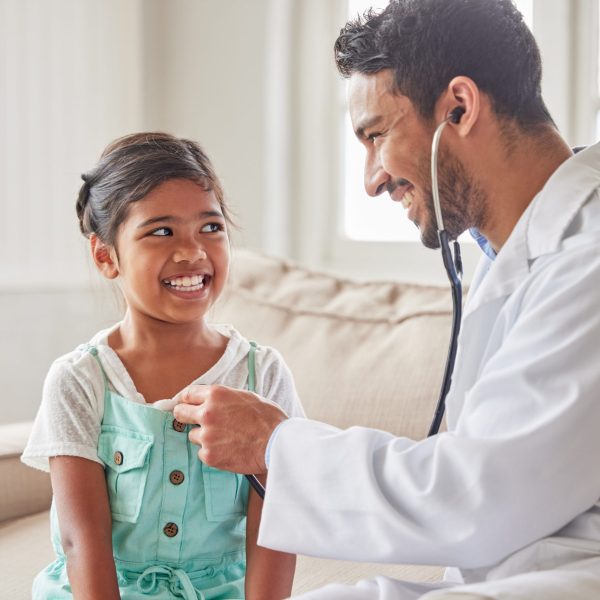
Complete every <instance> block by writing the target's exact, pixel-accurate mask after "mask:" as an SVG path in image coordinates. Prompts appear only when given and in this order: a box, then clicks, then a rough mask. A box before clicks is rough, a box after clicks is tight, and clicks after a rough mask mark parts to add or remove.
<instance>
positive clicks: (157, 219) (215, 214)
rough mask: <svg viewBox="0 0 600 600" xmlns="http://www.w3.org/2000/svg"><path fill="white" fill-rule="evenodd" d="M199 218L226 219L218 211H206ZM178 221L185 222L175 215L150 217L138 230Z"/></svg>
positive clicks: (199, 214)
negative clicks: (156, 224) (155, 224)
mask: <svg viewBox="0 0 600 600" xmlns="http://www.w3.org/2000/svg"><path fill="white" fill-rule="evenodd" d="M198 218H199V219H208V218H218V219H224V218H225V217H224V216H223V214H222V213H220V212H219V211H217V210H205V211H203V212H201V213H198ZM177 221H184V219H181V218H180V217H174V216H173V215H159V216H157V217H150V218H149V219H146V220H145V221H143V222H142V223H140V224H139V225H138V226H137V229H143V228H144V227H148V225H153V224H154V223H173V222H177Z"/></svg>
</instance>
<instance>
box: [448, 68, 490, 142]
mask: <svg viewBox="0 0 600 600" xmlns="http://www.w3.org/2000/svg"><path fill="white" fill-rule="evenodd" d="M438 108H439V110H440V111H441V112H442V113H443V116H442V118H443V119H448V118H449V119H450V123H452V124H453V125H455V126H456V127H455V131H456V132H457V133H458V135H459V136H461V137H465V136H467V135H468V134H469V133H470V132H471V130H472V129H473V126H474V125H475V123H476V122H477V119H478V118H479V112H480V108H481V92H480V90H479V87H477V84H476V83H475V82H474V81H473V80H472V79H470V78H469V77H464V76H460V77H455V78H454V79H452V81H451V82H450V83H449V84H448V87H447V88H446V90H445V92H443V93H442V95H441V97H440V99H439V101H438Z"/></svg>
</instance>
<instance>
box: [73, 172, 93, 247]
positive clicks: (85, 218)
mask: <svg viewBox="0 0 600 600" xmlns="http://www.w3.org/2000/svg"><path fill="white" fill-rule="evenodd" d="M81 179H83V185H82V186H81V187H80V188H79V194H78V195H77V202H76V204H75V210H76V211H77V218H78V219H79V229H80V230H81V233H83V235H85V236H86V237H87V236H89V235H90V234H91V233H94V229H93V227H92V223H91V215H90V210H89V204H90V191H91V190H90V183H89V181H90V179H91V178H90V177H89V175H88V174H87V173H83V174H82V175H81Z"/></svg>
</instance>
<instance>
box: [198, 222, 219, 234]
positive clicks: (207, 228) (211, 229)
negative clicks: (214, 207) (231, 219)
mask: <svg viewBox="0 0 600 600" xmlns="http://www.w3.org/2000/svg"><path fill="white" fill-rule="evenodd" d="M223 229H224V227H223V225H221V223H207V224H206V225H203V226H202V228H201V229H200V231H201V232H202V233H216V232H217V231H223Z"/></svg>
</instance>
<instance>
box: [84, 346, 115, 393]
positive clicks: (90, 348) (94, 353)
mask: <svg viewBox="0 0 600 600" xmlns="http://www.w3.org/2000/svg"><path fill="white" fill-rule="evenodd" d="M85 349H86V350H87V352H89V353H90V354H91V355H92V356H93V357H94V358H95V359H96V362H97V363H98V366H99V367H100V371H102V377H103V379H104V391H105V393H106V392H107V391H108V389H109V388H108V377H107V376H106V371H105V370H104V367H103V366H102V363H101V362H100V358H98V348H96V346H91V345H89V344H88V345H87V346H86V347H85Z"/></svg>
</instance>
